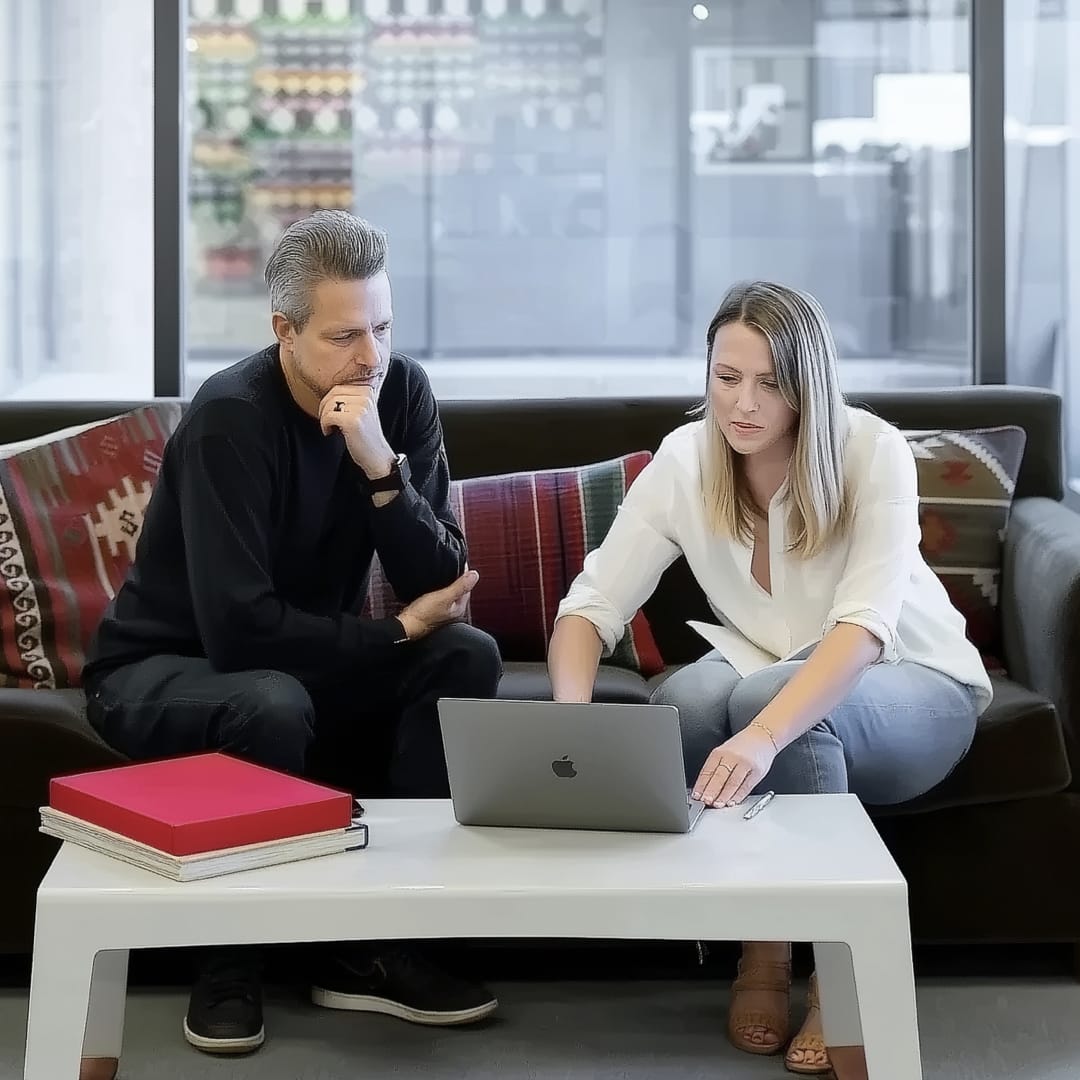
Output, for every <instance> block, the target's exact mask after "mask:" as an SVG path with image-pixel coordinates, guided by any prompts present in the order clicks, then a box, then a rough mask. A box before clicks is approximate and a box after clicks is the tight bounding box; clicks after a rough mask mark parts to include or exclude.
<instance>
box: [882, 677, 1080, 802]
mask: <svg viewBox="0 0 1080 1080" xmlns="http://www.w3.org/2000/svg"><path fill="white" fill-rule="evenodd" d="M991 682H992V683H993V686H994V700H993V701H992V702H991V703H990V706H989V708H987V710H986V712H984V713H983V715H982V716H981V717H980V718H979V723H978V726H977V728H976V729H975V741H974V742H973V743H972V744H971V749H970V750H969V751H968V754H967V756H966V757H965V758H964V759H963V761H961V762H960V764H959V765H957V767H956V768H955V770H953V772H952V774H951V775H950V776H948V777H946V778H945V780H943V781H942V782H941V783H940V784H939V785H938V786H937V787H936V788H934V789H933V790H932V791H929V792H927V793H926V794H925V795H922V796H920V797H919V798H918V799H913V800H911V801H910V802H907V803H903V804H902V805H900V806H895V807H874V808H872V809H873V813H874V816H887V815H890V814H898V813H916V812H923V811H927V810H939V809H941V808H942V807H946V806H972V805H977V804H980V803H1001V802H1010V801H1013V800H1016V799H1028V798H1033V797H1035V796H1039V795H1050V794H1053V793H1055V792H1058V791H1064V790H1065V788H1067V787H1068V786H1069V783H1070V782H1071V780H1072V770H1071V769H1070V767H1069V760H1068V757H1067V756H1066V753H1065V738H1064V735H1063V734H1062V730H1061V720H1060V718H1059V717H1058V714H1057V710H1056V709H1055V708H1054V706H1053V704H1052V703H1051V702H1049V701H1047V699H1046V698H1044V697H1041V696H1040V695H1038V694H1036V693H1033V692H1032V691H1031V690H1028V689H1026V688H1025V687H1023V686H1021V685H1020V684H1019V683H1015V682H1013V681H1012V680H1010V679H1007V678H1004V677H1002V676H997V675H995V676H991Z"/></svg>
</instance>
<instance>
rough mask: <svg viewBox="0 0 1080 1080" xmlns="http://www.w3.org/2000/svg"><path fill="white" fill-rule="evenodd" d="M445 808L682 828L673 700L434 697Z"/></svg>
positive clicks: (690, 818)
mask: <svg viewBox="0 0 1080 1080" xmlns="http://www.w3.org/2000/svg"><path fill="white" fill-rule="evenodd" d="M439 720H440V723H441V725H442V737H443V745H444V747H445V748H446V766H447V770H448V772H449V776H450V796H451V798H452V799H453V803H454V816H455V817H456V818H457V820H458V821H459V822H460V823H461V824H462V825H498V826H514V827H523V828H536V829H601V830H614V831H619V832H670V833H685V832H689V831H690V830H691V829H692V828H693V827H694V825H695V824H696V823H697V820H698V818H699V817H700V816H701V812H702V810H704V805H703V804H702V803H700V802H695V801H693V800H691V799H690V798H689V797H688V794H687V790H686V775H685V771H684V767H683V752H682V738H681V737H680V733H679V712H678V710H677V709H676V708H675V707H674V706H672V705H599V704H591V705H576V704H574V705H571V704H561V703H555V702H551V701H500V700H498V699H496V700H475V699H472V698H443V699H442V700H440V702H439Z"/></svg>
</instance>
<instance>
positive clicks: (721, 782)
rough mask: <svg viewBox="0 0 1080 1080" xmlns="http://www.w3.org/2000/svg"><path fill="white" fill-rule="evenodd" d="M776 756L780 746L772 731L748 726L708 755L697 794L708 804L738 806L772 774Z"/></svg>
mask: <svg viewBox="0 0 1080 1080" xmlns="http://www.w3.org/2000/svg"><path fill="white" fill-rule="evenodd" d="M775 760H776V747H775V746H774V745H773V742H772V739H771V738H770V737H769V735H768V733H767V732H766V731H764V730H763V729H761V728H758V727H754V726H750V727H747V728H744V729H743V730H742V731H740V732H738V733H737V734H735V735H732V737H731V738H730V739H728V741H727V742H726V743H724V744H723V745H721V746H718V747H717V748H716V749H715V750H713V752H712V753H711V754H709V756H708V757H707V758H706V759H705V764H704V765H703V766H702V769H701V774H700V775H699V776H698V778H697V780H696V781H695V782H694V792H693V793H694V798H695V799H700V800H701V801H702V802H703V803H705V805H706V806H735V805H736V804H737V803H740V802H742V801H743V799H745V798H746V797H747V795H749V794H750V792H751V791H753V790H754V788H755V786H756V785H757V784H759V783H760V782H761V781H762V780H763V779H764V778H765V777H766V776H767V775H768V772H769V770H770V769H771V768H772V764H773V762H774V761H775Z"/></svg>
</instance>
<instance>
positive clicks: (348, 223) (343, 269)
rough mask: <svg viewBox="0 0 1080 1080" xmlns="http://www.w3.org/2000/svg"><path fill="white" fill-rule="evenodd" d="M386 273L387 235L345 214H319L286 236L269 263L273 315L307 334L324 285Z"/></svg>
mask: <svg viewBox="0 0 1080 1080" xmlns="http://www.w3.org/2000/svg"><path fill="white" fill-rule="evenodd" d="M385 269H386V233H384V232H382V231H381V230H380V229H376V228H375V226H374V225H372V224H370V222H367V221H365V220H364V219H363V218H358V217H356V216H355V215H353V214H350V213H349V212H348V211H347V210H316V211H315V213H313V214H311V215H309V216H308V217H306V218H301V219H300V220H299V221H295V222H293V224H292V225H290V226H289V227H288V228H287V229H286V230H285V232H284V233H282V235H281V239H280V240H278V242H277V244H276V246H275V247H274V251H273V253H272V254H271V256H270V258H269V259H268V260H267V262H266V287H267V288H268V289H269V290H270V306H271V310H273V311H280V312H281V313H282V315H284V316H285V318H287V319H288V320H289V322H290V323H292V325H293V326H294V327H295V328H296V329H297V330H303V329H304V326H305V324H306V323H307V321H308V319H310V318H311V293H312V290H313V289H314V288H315V286H316V285H318V283H319V282H320V281H327V280H330V281H362V280H366V279H367V278H372V277H374V276H375V275H376V274H379V273H381V272H382V271H383V270H385Z"/></svg>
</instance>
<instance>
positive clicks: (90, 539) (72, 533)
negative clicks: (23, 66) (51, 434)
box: [0, 403, 181, 689]
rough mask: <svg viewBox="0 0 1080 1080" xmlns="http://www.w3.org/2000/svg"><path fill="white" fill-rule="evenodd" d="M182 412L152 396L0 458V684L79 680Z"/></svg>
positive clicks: (48, 685) (53, 684)
mask: <svg viewBox="0 0 1080 1080" xmlns="http://www.w3.org/2000/svg"><path fill="white" fill-rule="evenodd" d="M180 412H181V410H180V406H179V405H178V404H175V403H173V404H162V405H150V406H147V407H145V408H142V409H137V410H136V411H135V412H133V413H129V414H127V415H125V416H122V417H118V418H116V419H115V420H112V421H110V422H108V423H105V424H99V425H97V426H95V427H92V428H90V429H88V430H84V431H81V432H77V433H76V434H74V435H69V436H67V437H61V438H57V439H54V440H52V441H49V442H45V443H42V444H41V445H38V446H35V447H32V448H30V449H27V450H23V451H21V452H20V453H17V454H14V455H12V456H11V457H8V458H5V459H3V460H0V575H2V577H3V587H2V590H0V642H2V645H0V686H9V687H33V688H37V689H63V688H69V687H77V686H78V685H79V680H80V677H81V674H82V666H83V661H84V657H85V652H86V647H87V645H88V644H89V639H90V636H91V635H92V634H93V632H94V630H95V628H96V627H97V624H98V622H99V621H100V619H101V615H102V613H103V611H104V609H105V605H106V604H107V603H108V601H109V600H110V599H111V598H112V597H113V595H114V594H115V592H116V590H117V589H118V588H119V587H120V584H121V583H122V581H123V579H124V575H125V574H126V573H127V569H128V566H129V565H130V563H131V560H132V559H133V558H134V555H135V544H136V541H137V540H138V536H139V532H140V530H141V528H142V518H143V510H144V508H145V506H146V504H147V502H148V501H149V499H150V491H151V486H152V483H153V481H154V479H155V478H156V476H157V470H158V467H159V465H160V462H161V454H162V450H163V448H164V445H165V441H166V439H167V438H168V436H169V435H170V434H171V433H172V431H173V429H174V428H175V426H176V424H177V422H178V421H179V419H180Z"/></svg>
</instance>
